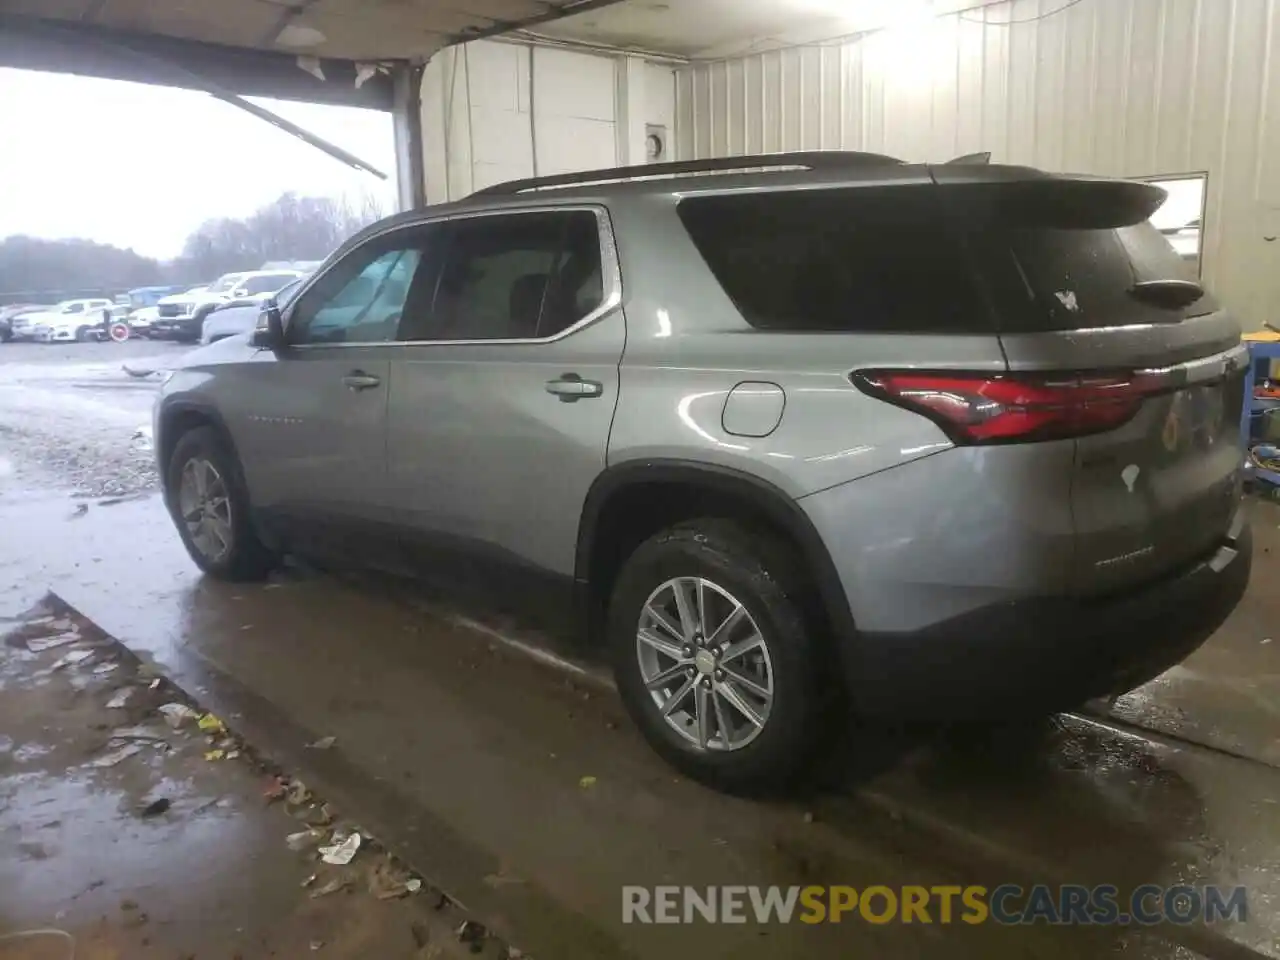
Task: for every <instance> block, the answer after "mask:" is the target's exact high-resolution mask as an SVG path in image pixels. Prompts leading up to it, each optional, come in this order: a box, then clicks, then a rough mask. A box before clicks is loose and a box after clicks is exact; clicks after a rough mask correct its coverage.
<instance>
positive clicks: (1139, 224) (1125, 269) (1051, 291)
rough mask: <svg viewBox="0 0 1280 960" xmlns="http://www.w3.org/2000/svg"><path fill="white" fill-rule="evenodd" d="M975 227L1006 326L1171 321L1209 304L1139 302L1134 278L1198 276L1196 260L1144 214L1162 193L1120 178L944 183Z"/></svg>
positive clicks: (950, 201) (1206, 300)
mask: <svg viewBox="0 0 1280 960" xmlns="http://www.w3.org/2000/svg"><path fill="white" fill-rule="evenodd" d="M942 190H943V193H944V194H945V198H946V200H945V202H946V204H947V206H948V208H950V209H951V211H952V213H953V215H954V216H955V217H956V222H957V223H958V224H960V225H961V226H962V229H964V230H966V232H967V233H968V235H969V240H970V245H971V248H972V249H973V250H974V251H975V254H976V256H977V258H978V260H979V261H980V262H981V263H982V264H983V272H984V274H987V279H988V280H989V282H990V283H991V286H992V292H993V294H994V296H995V299H996V301H997V303H998V312H999V316H1000V327H1001V329H1002V330H1004V331H1007V332H1037V331H1063V330H1089V329H1099V328H1102V327H1111V326H1121V325H1124V324H1132V323H1146V322H1153V323H1169V322H1177V321H1178V320H1181V319H1183V318H1184V317H1190V316H1199V315H1201V314H1205V313H1210V312H1212V311H1214V310H1216V309H1218V306H1217V304H1216V302H1215V301H1214V300H1213V298H1212V297H1210V296H1209V295H1208V294H1205V295H1203V296H1201V297H1200V298H1199V299H1197V300H1195V301H1194V302H1193V303H1191V304H1189V305H1187V306H1184V307H1158V306H1155V305H1153V304H1151V303H1144V302H1140V301H1139V300H1138V299H1136V298H1135V297H1134V295H1133V293H1132V291H1133V289H1134V285H1135V284H1136V283H1138V282H1140V281H1151V280H1189V281H1195V280H1196V279H1197V278H1196V275H1195V270H1194V268H1193V266H1192V265H1191V264H1188V263H1187V262H1186V261H1185V260H1183V259H1182V258H1181V257H1179V256H1178V254H1177V251H1175V250H1174V249H1173V247H1172V245H1171V244H1170V243H1169V241H1168V239H1167V238H1166V237H1164V236H1163V235H1162V234H1161V233H1160V231H1159V230H1157V229H1156V228H1155V227H1154V226H1152V225H1151V223H1150V222H1149V221H1148V219H1147V218H1148V217H1149V216H1150V215H1151V213H1152V212H1154V210H1155V209H1156V208H1157V207H1158V206H1159V203H1160V201H1161V199H1162V198H1163V193H1162V192H1161V191H1159V190H1157V189H1156V188H1153V187H1151V186H1149V185H1146V184H1138V183H1124V182H1119V181H1098V182H1090V181H1070V180H1051V179H1050V180H1042V181H1031V182H1011V183H1003V184H981V185H957V186H945V187H943V188H942Z"/></svg>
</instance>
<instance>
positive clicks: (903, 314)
mask: <svg viewBox="0 0 1280 960" xmlns="http://www.w3.org/2000/svg"><path fill="white" fill-rule="evenodd" d="M677 209H678V212H679V215H680V219H681V221H682V222H683V223H684V226H685V229H686V230H688V231H689V236H690V237H691V238H692V239H693V242H694V244H695V245H696V246H697V248H698V250H699V252H700V253H701V254H702V256H703V258H704V259H705V260H706V262H707V265H708V266H709V267H710V268H711V272H712V273H713V274H714V275H715V277H716V279H717V280H718V281H719V282H720V285H721V286H722V287H723V288H724V291H725V293H727V294H728V295H729V297H730V299H732V300H733V302H734V304H735V305H736V306H737V308H738V310H739V312H740V313H741V314H742V316H743V318H744V319H745V320H746V321H747V323H749V324H751V325H752V326H753V327H757V328H760V329H764V330H787V331H795V332H802V331H837V332H884V333H990V332H992V323H991V321H990V318H989V314H988V311H987V310H986V308H985V306H984V304H983V302H982V299H981V297H980V296H979V294H978V292H977V289H976V287H975V284H974V281H973V278H972V276H971V274H970V270H969V267H968V261H967V260H966V258H965V254H964V251H963V249H962V246H961V244H960V242H959V239H958V238H957V237H956V235H955V234H954V232H953V231H952V229H951V228H950V227H949V226H948V222H947V220H946V218H945V217H944V215H943V212H942V210H941V208H940V206H939V203H938V199H937V191H936V188H934V187H932V186H931V185H910V186H895V187H853V188H844V189H833V190H787V191H775V192H769V193H750V194H747V193H742V194H723V195H718V196H707V197H690V198H688V199H685V200H682V201H681V202H680V205H679V207H678V208H677Z"/></svg>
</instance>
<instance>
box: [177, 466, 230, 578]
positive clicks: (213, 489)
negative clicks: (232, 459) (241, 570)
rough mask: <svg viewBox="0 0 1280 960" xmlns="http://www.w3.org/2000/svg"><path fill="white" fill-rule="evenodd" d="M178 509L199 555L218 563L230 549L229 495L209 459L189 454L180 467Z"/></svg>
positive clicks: (223, 481)
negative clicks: (188, 458) (188, 457)
mask: <svg viewBox="0 0 1280 960" xmlns="http://www.w3.org/2000/svg"><path fill="white" fill-rule="evenodd" d="M178 512H179V514H180V515H181V517H182V521H183V523H185V524H186V525H187V533H188V534H189V535H190V537H191V542H192V544H193V545H194V546H195V548H196V549H197V550H198V551H199V552H200V555H201V556H202V557H204V558H205V559H206V560H208V561H209V562H210V563H217V562H218V561H219V560H221V559H222V558H223V557H225V556H226V555H227V554H228V553H229V552H230V551H231V545H232V527H231V497H230V491H228V489H227V484H226V481H225V480H223V478H222V475H221V474H220V473H218V470H217V468H216V467H214V465H213V464H212V463H210V462H209V461H208V460H206V459H204V458H203V457H192V458H191V459H190V460H188V461H187V462H186V464H185V465H184V466H183V468H182V478H181V480H180V482H179V485H178Z"/></svg>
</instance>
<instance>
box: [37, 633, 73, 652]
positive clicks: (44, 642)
mask: <svg viewBox="0 0 1280 960" xmlns="http://www.w3.org/2000/svg"><path fill="white" fill-rule="evenodd" d="M79 639H80V634H79V633H76V632H75V631H74V630H73V631H71V632H69V633H58V634H54V635H53V636H52V637H32V638H31V639H30V640H28V641H27V649H28V650H30V651H31V652H32V653H44V652H45V651H46V650H52V649H53V648H54V647H61V646H64V645H66V644H68V643H75V642H76V641H77V640H79Z"/></svg>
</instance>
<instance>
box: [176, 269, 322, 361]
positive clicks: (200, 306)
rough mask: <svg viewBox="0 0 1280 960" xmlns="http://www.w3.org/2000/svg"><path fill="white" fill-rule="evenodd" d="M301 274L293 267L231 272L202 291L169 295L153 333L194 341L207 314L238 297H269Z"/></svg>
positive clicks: (198, 337)
mask: <svg viewBox="0 0 1280 960" xmlns="http://www.w3.org/2000/svg"><path fill="white" fill-rule="evenodd" d="M299 276H301V274H299V273H297V272H296V271H293V270H268V271H262V270H250V271H247V272H244V273H228V274H226V275H225V276H222V277H219V278H218V279H217V280H215V281H214V282H213V283H212V284H210V285H209V287H208V288H207V289H205V290H204V291H203V292H201V293H197V294H192V293H190V292H188V293H186V294H178V295H177V296H173V297H165V298H163V299H162V300H161V301H160V302H159V304H158V307H159V317H158V318H157V319H156V321H155V322H154V323H152V324H151V336H152V337H155V338H157V339H161V340H180V341H184V342H188V343H194V342H196V341H197V340H199V339H200V328H201V326H202V325H203V324H204V319H205V317H207V316H208V315H209V314H210V313H212V312H213V310H214V309H215V308H216V307H218V306H219V305H220V304H223V303H227V302H228V301H230V300H236V299H259V300H261V299H265V298H266V297H269V296H271V295H272V294H273V293H275V292H276V291H277V290H279V289H280V288H281V287H283V286H284V285H285V284H287V283H291V282H292V281H294V280H297V279H298V277H299Z"/></svg>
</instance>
